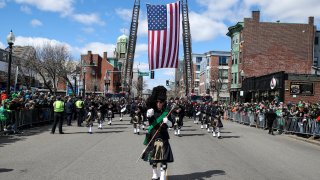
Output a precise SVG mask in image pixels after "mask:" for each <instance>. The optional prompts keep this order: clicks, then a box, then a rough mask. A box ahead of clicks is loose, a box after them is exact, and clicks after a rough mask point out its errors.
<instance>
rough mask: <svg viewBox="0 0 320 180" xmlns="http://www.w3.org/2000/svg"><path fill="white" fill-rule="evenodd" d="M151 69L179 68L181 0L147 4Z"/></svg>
mask: <svg viewBox="0 0 320 180" xmlns="http://www.w3.org/2000/svg"><path fill="white" fill-rule="evenodd" d="M147 14H148V56H149V58H148V59H149V69H150V70H153V69H160V68H177V67H178V56H179V31H180V1H178V2H176V3H171V4H166V5H150V4H147Z"/></svg>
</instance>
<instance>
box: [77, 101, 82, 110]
mask: <svg viewBox="0 0 320 180" xmlns="http://www.w3.org/2000/svg"><path fill="white" fill-rule="evenodd" d="M76 108H78V109H81V108H83V101H80V100H78V101H77V102H76Z"/></svg>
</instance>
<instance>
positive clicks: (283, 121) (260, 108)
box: [228, 100, 320, 139]
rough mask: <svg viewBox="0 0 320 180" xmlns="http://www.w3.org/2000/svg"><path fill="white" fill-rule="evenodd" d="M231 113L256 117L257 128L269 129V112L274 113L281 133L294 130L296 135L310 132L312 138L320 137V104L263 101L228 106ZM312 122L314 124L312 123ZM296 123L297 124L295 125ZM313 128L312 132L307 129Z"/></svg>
mask: <svg viewBox="0 0 320 180" xmlns="http://www.w3.org/2000/svg"><path fill="white" fill-rule="evenodd" d="M228 110H229V112H232V113H233V114H235V113H238V114H240V115H241V116H248V115H251V116H253V117H254V122H255V123H254V124H255V125H256V127H259V125H262V127H260V128H264V129H268V127H267V124H268V120H270V118H269V117H270V116H268V115H269V114H268V113H269V112H271V111H272V112H274V113H275V114H276V117H277V119H278V121H277V123H278V124H277V127H279V128H280V129H279V130H280V131H282V130H288V128H292V130H293V131H294V132H295V133H302V134H303V133H304V134H306V133H307V132H310V131H311V130H312V135H313V136H312V137H311V138H313V139H314V138H316V136H317V135H320V134H319V133H320V104H319V103H310V102H305V101H302V100H300V101H299V102H297V103H290V102H289V103H286V104H285V103H282V102H277V101H276V100H274V101H271V102H270V101H261V102H259V103H233V104H230V105H229V106H228ZM311 121H312V124H310V122H311ZM293 123H295V124H293ZM308 126H312V127H311V128H312V129H311V130H310V131H307V129H308V128H309V129H310V127H308Z"/></svg>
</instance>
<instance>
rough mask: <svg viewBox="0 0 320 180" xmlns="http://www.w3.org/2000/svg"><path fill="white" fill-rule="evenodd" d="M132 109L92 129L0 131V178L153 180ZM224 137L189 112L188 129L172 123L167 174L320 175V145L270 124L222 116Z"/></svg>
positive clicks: (246, 179) (280, 178)
mask: <svg viewBox="0 0 320 180" xmlns="http://www.w3.org/2000/svg"><path fill="white" fill-rule="evenodd" d="M129 122H130V121H129V117H128V116H127V117H126V118H125V119H124V121H119V117H118V116H116V118H115V119H114V121H113V124H112V126H108V125H106V124H107V123H106V122H105V123H104V128H103V129H102V130H100V129H98V128H97V126H96V124H95V126H94V131H93V134H88V133H87V129H86V128H85V127H76V126H75V124H76V123H75V122H73V126H64V127H63V130H64V132H65V134H50V133H49V132H50V128H51V126H50V125H48V126H43V127H35V128H31V129H28V130H25V131H24V134H22V135H19V136H1V137H0V179H3V180H19V179H30V180H47V179H48V180H49V179H50V180H58V179H68V180H72V179H77V180H79V179H81V180H82V179H83V180H88V179H93V180H95V179H108V180H148V179H151V175H152V169H151V166H150V165H149V164H148V163H147V162H144V161H143V160H139V161H138V162H136V161H137V159H138V157H139V155H140V154H141V152H142V150H143V149H144V148H145V146H144V145H143V144H142V142H143V140H144V137H145V136H144V134H145V132H144V131H143V133H141V134H140V135H134V134H133V128H132V125H131V124H130V123H129ZM223 123H224V128H223V129H222V139H218V138H214V137H212V134H211V133H208V132H206V130H202V129H200V125H196V124H194V123H193V120H191V119H188V118H185V123H184V127H183V130H182V131H181V132H182V136H181V137H178V136H174V135H173V131H172V130H170V137H171V139H170V143H171V147H172V150H173V155H174V160H175V162H174V163H171V164H168V172H167V173H168V179H169V180H188V179H190V180H196V179H197V180H205V179H215V180H222V179H237V180H239V179H240V180H250V179H252V180H256V179H257V180H267V179H270V180H295V179H296V180H301V179H308V180H318V179H319V178H320V171H319V164H320V158H319V153H320V147H319V146H317V145H313V144H309V143H307V142H303V141H298V140H295V139H292V138H289V137H288V136H286V135H275V136H272V135H268V134H267V131H263V130H261V129H256V128H252V127H248V126H244V125H240V124H237V123H234V122H230V121H223Z"/></svg>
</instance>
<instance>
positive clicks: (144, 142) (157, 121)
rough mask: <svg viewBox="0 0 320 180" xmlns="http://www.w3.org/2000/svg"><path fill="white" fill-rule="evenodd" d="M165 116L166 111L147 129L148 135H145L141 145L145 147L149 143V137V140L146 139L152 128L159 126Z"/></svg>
mask: <svg viewBox="0 0 320 180" xmlns="http://www.w3.org/2000/svg"><path fill="white" fill-rule="evenodd" d="M167 114H168V111H167V110H165V111H164V112H163V113H162V114H161V116H160V117H158V118H157V119H156V120H155V121H154V122H153V123H152V124H151V125H150V126H149V127H148V133H147V135H146V137H145V139H144V141H143V144H144V145H147V144H148V143H149V141H150V140H151V137H150V139H149V138H147V136H151V132H152V130H153V129H154V127H155V126H157V125H158V124H160V123H161V122H162V120H163V118H165V117H166V116H167Z"/></svg>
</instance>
